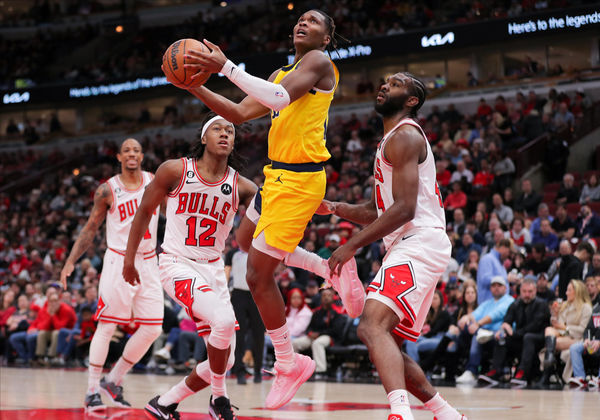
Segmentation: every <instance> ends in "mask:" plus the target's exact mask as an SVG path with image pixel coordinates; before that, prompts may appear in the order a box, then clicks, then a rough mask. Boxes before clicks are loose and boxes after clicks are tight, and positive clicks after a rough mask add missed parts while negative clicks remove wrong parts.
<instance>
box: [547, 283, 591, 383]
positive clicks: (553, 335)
mask: <svg viewBox="0 0 600 420" xmlns="http://www.w3.org/2000/svg"><path fill="white" fill-rule="evenodd" d="M566 295H567V299H566V301H565V302H563V303H562V304H559V303H558V301H554V302H553V304H552V307H551V308H550V313H551V317H550V325H551V326H550V327H546V329H545V331H544V338H545V342H546V354H545V356H544V373H543V375H542V378H541V379H540V381H539V383H538V385H539V386H540V387H542V388H548V386H549V384H550V375H551V374H552V369H553V367H554V362H555V360H556V358H555V354H554V352H555V351H558V352H561V359H562V360H563V361H565V362H566V363H567V364H566V366H565V369H564V371H563V379H564V380H565V382H568V381H569V378H570V377H571V364H570V362H569V348H570V347H571V345H572V344H574V343H575V342H577V341H578V340H581V339H582V338H583V331H584V330H585V328H586V326H587V324H588V321H589V320H590V317H591V316H592V306H591V305H590V297H589V295H588V293H587V290H586V288H585V285H584V284H583V282H582V281H581V280H571V281H570V282H569V286H568V287H567V292H566Z"/></svg>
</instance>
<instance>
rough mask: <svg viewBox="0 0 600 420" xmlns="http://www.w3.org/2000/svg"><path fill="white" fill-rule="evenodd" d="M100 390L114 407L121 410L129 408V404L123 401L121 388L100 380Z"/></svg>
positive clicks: (103, 379)
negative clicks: (121, 408)
mask: <svg viewBox="0 0 600 420" xmlns="http://www.w3.org/2000/svg"><path fill="white" fill-rule="evenodd" d="M100 389H101V390H102V391H103V392H104V394H106V396H107V397H108V398H110V399H111V400H112V402H113V403H115V405H117V406H119V407H123V408H129V407H131V404H129V403H128V402H127V401H125V400H124V399H123V387H122V386H119V385H116V384H115V383H114V382H107V381H106V378H102V379H100Z"/></svg>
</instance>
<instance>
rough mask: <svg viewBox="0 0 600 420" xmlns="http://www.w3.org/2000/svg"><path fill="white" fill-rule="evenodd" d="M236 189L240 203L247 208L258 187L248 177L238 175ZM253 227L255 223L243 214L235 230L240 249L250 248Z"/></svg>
mask: <svg viewBox="0 0 600 420" xmlns="http://www.w3.org/2000/svg"><path fill="white" fill-rule="evenodd" d="M238 191H239V195H240V203H242V204H244V205H245V206H246V209H248V206H250V203H251V202H252V198H253V197H254V195H255V194H256V191H258V187H257V186H256V184H255V183H254V182H252V181H250V180H249V179H248V178H244V177H243V176H240V177H239V180H238ZM255 229H256V224H254V223H253V222H252V221H251V220H250V219H249V218H248V217H247V216H244V217H243V218H242V221H241V222H240V225H239V226H238V228H237V230H236V231H235V240H236V242H237V243H238V246H239V247H240V249H241V250H242V251H244V252H248V250H249V249H250V246H251V244H252V235H253V234H254V230H255Z"/></svg>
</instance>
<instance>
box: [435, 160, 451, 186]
mask: <svg viewBox="0 0 600 420" xmlns="http://www.w3.org/2000/svg"><path fill="white" fill-rule="evenodd" d="M435 167H436V172H437V174H436V176H435V177H436V179H437V183H438V185H440V186H442V187H447V186H448V184H450V177H451V176H452V174H451V173H450V171H449V170H448V162H447V161H446V160H438V161H437V162H436V163H435Z"/></svg>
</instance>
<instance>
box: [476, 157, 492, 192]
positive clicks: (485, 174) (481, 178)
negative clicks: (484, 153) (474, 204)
mask: <svg viewBox="0 0 600 420" xmlns="http://www.w3.org/2000/svg"><path fill="white" fill-rule="evenodd" d="M493 183H494V174H493V173H491V172H490V165H489V163H488V162H487V160H485V159H482V160H481V170H480V171H479V172H477V173H476V174H475V178H473V186H474V187H475V188H482V187H489V186H490V185H492V184H493Z"/></svg>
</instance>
